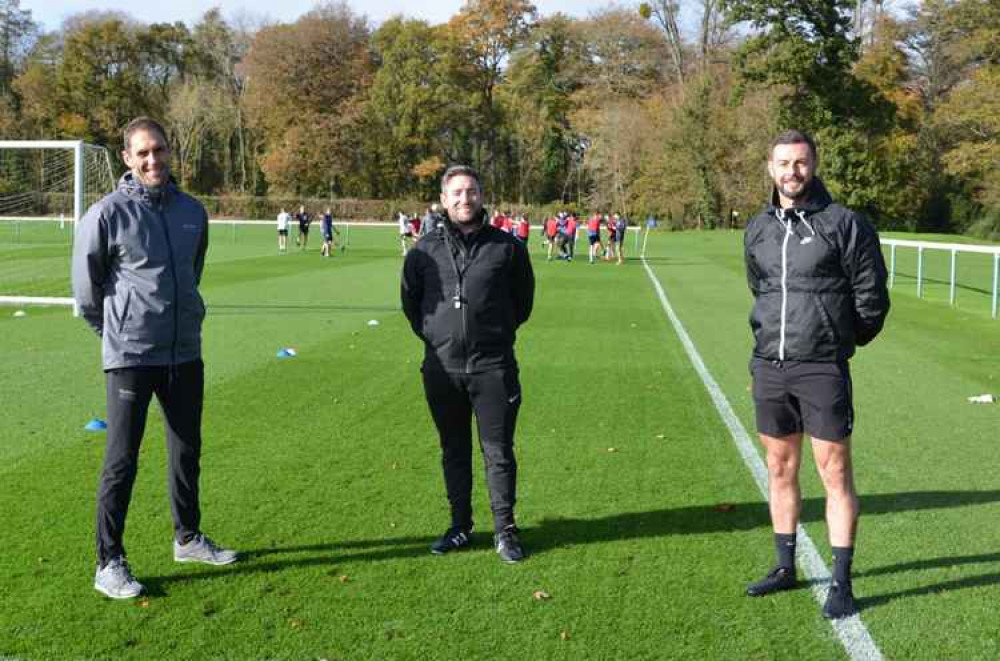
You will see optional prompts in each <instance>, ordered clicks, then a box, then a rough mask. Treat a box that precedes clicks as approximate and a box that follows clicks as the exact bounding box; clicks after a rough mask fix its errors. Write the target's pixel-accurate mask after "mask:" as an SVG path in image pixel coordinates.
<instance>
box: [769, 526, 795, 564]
mask: <svg viewBox="0 0 1000 661" xmlns="http://www.w3.org/2000/svg"><path fill="white" fill-rule="evenodd" d="M774 549H775V550H776V551H777V552H778V566H779V567H784V568H786V569H791V570H792V571H795V533H792V534H791V535H783V534H781V533H774Z"/></svg>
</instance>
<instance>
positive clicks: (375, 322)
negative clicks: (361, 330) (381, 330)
mask: <svg viewBox="0 0 1000 661" xmlns="http://www.w3.org/2000/svg"><path fill="white" fill-rule="evenodd" d="M368 325H369V326H378V319H369V320H368Z"/></svg>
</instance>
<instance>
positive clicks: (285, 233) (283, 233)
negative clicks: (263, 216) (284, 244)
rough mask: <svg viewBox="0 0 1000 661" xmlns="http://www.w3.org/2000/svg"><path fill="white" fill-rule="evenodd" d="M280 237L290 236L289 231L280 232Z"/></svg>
mask: <svg viewBox="0 0 1000 661" xmlns="http://www.w3.org/2000/svg"><path fill="white" fill-rule="evenodd" d="M278 236H288V230H278Z"/></svg>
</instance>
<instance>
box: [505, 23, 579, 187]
mask: <svg viewBox="0 0 1000 661" xmlns="http://www.w3.org/2000/svg"><path fill="white" fill-rule="evenodd" d="M583 61H584V51H583V45H582V44H581V42H580V40H579V38H578V35H577V34H576V31H575V30H574V29H573V22H572V19H569V18H568V17H566V16H563V15H560V14H557V15H555V16H552V17H550V18H546V19H544V20H542V21H539V22H538V23H536V24H535V26H534V27H533V28H532V31H531V34H530V35H529V37H528V38H527V40H526V42H525V44H524V45H523V46H522V47H521V48H519V49H518V50H517V51H515V53H514V54H513V55H512V57H511V63H510V67H509V69H508V72H507V74H508V75H507V82H506V83H505V84H504V85H503V86H502V87H501V92H500V96H501V99H502V103H503V106H504V108H505V109H506V116H507V117H508V118H509V121H508V131H509V136H510V139H511V140H512V142H513V145H514V150H513V152H514V158H513V162H514V163H513V166H514V167H515V168H516V170H515V171H513V172H509V173H508V176H509V177H512V178H513V180H514V185H515V187H516V191H517V199H518V201H519V202H521V203H524V202H527V201H531V202H549V201H552V200H558V199H565V198H567V195H566V192H567V189H568V186H567V182H568V181H569V178H570V176H571V174H572V168H573V162H574V156H575V154H576V153H577V151H578V149H579V144H580V139H579V137H578V136H577V135H576V134H575V133H574V131H573V126H572V122H571V120H570V115H571V113H572V112H573V111H574V109H575V103H574V101H573V95H574V93H576V92H577V91H578V90H579V89H580V88H581V87H582V86H583V82H582V80H581V76H582V73H583Z"/></svg>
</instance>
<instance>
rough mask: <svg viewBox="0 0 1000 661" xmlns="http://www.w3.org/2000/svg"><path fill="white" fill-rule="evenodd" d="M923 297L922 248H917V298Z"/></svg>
mask: <svg viewBox="0 0 1000 661" xmlns="http://www.w3.org/2000/svg"><path fill="white" fill-rule="evenodd" d="M923 297H924V247H923V246H920V247H919V248H917V298H923Z"/></svg>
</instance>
